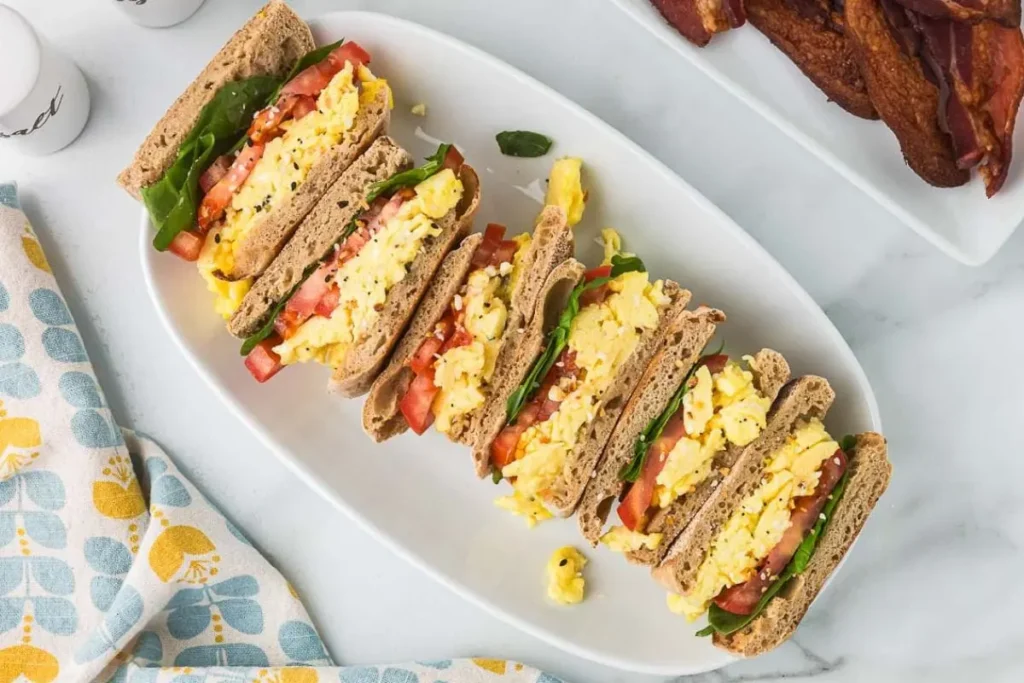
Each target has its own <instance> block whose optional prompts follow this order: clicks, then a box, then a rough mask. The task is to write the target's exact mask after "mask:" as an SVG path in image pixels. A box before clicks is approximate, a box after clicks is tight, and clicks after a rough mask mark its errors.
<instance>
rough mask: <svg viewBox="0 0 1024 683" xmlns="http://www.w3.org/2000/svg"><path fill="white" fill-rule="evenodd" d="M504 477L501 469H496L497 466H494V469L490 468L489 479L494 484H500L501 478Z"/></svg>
mask: <svg viewBox="0 0 1024 683" xmlns="http://www.w3.org/2000/svg"><path fill="white" fill-rule="evenodd" d="M504 478H505V476H504V475H503V474H502V473H501V470H500V469H498V468H497V467H495V468H494V469H492V470H491V481H493V482H494V483H495V484H500V483H501V480H502V479H504Z"/></svg>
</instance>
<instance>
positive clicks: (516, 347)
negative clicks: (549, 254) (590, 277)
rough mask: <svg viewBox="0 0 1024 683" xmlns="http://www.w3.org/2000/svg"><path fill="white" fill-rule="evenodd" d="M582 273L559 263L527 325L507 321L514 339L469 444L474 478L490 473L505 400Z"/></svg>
mask: <svg viewBox="0 0 1024 683" xmlns="http://www.w3.org/2000/svg"><path fill="white" fill-rule="evenodd" d="M584 272H586V267H585V266H584V265H583V264H582V263H580V262H579V261H577V260H576V259H574V258H569V259H566V260H565V261H562V262H561V263H560V264H558V265H557V266H556V267H555V268H553V269H552V270H551V273H549V274H548V277H547V280H545V281H544V285H543V286H542V287H541V289H540V293H539V294H538V296H537V301H536V306H535V307H534V311H533V314H532V315H531V316H530V319H529V321H528V322H527V321H525V320H523V321H521V322H520V326H519V327H516V326H514V325H513V324H512V322H511V321H509V325H508V326H509V329H513V330H515V336H514V337H513V338H512V339H513V341H512V343H510V344H507V348H508V349H509V352H508V353H505V354H500V355H499V356H498V359H497V361H496V363H495V366H494V375H493V378H494V381H493V382H492V384H491V398H490V400H489V401H488V403H487V404H486V405H485V406H484V408H483V412H482V413H481V416H480V422H479V428H478V431H477V433H476V440H475V441H474V443H473V466H474V468H475V470H476V474H477V476H478V477H484V476H486V475H487V474H488V473H489V472H490V471H491V464H490V460H491V442H492V441H494V439H495V438H496V437H497V436H498V433H499V432H500V431H501V430H502V428H503V427H504V426H505V422H506V418H507V416H508V411H507V409H506V405H507V403H508V399H509V396H511V395H512V392H514V391H515V390H516V389H518V388H519V385H520V384H521V383H522V381H523V378H524V377H526V374H527V373H528V372H529V371H530V366H531V365H533V362H534V361H535V360H536V359H537V357H538V356H539V355H540V354H541V353H542V352H543V351H544V345H545V340H546V338H547V336H548V334H549V333H550V332H551V330H553V329H554V328H555V327H556V326H557V325H558V319H559V317H560V316H561V315H562V311H563V310H564V309H565V305H566V303H567V302H568V300H569V295H570V294H571V293H572V290H573V288H575V287H576V285H577V283H579V281H580V280H581V279H582V278H583V274H584Z"/></svg>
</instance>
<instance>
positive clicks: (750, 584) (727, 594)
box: [715, 448, 848, 614]
mask: <svg viewBox="0 0 1024 683" xmlns="http://www.w3.org/2000/svg"><path fill="white" fill-rule="evenodd" d="M847 465H848V460H847V458H846V453H844V452H843V449H841V448H840V449H838V450H837V451H836V452H835V455H833V456H832V457H830V458H828V459H827V460H825V462H823V463H822V464H821V475H820V477H819V479H818V485H817V487H815V489H814V492H813V493H811V494H810V495H807V496H800V497H799V498H797V499H796V500H794V501H793V511H792V512H791V513H790V515H789V521H790V525H789V527H787V528H786V531H785V532H784V533H783V534H782V539H781V540H780V541H779V542H778V543H777V544H776V545H775V547H774V548H772V549H771V551H770V552H769V553H768V556H767V557H766V558H765V560H764V562H762V563H761V566H760V567H758V568H757V572H755V574H754V576H752V577H751V578H750V579H748V580H747V581H745V582H744V583H740V584H736V585H735V586H730V587H729V588H726V589H725V590H724V591H722V592H721V593H719V594H718V597H717V598H715V604H716V605H718V606H719V607H721V608H722V609H724V610H725V611H726V612H732V613H733V614H750V613H751V612H753V611H754V608H755V607H756V606H757V603H758V602H760V600H761V595H762V594H764V592H765V591H766V590H767V589H768V586H769V585H771V583H772V581H774V580H775V577H777V576H778V575H779V574H781V573H782V572H783V570H784V569H785V568H786V565H788V564H789V562H790V560H792V559H793V555H795V554H796V549H797V548H799V547H800V544H801V543H803V541H804V537H805V536H807V534H808V533H810V531H811V529H813V528H814V525H815V524H817V522H818V515H820V514H821V511H822V509H823V508H824V507H825V503H826V502H827V501H828V497H829V496H830V495H831V494H832V490H833V489H835V487H836V484H838V483H839V480H840V479H841V478H842V476H843V474H844V473H845V472H846V467H847Z"/></svg>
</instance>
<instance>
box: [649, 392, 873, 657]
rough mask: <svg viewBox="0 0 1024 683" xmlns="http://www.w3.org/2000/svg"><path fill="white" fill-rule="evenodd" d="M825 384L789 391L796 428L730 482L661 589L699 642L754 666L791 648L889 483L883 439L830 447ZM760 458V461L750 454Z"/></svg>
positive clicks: (684, 543)
mask: <svg viewBox="0 0 1024 683" xmlns="http://www.w3.org/2000/svg"><path fill="white" fill-rule="evenodd" d="M833 399H834V393H833V392H832V389H831V387H830V386H829V385H828V382H827V381H826V380H824V379H823V378H821V377H814V376H805V377H801V378H800V379H797V380H795V381H793V382H791V383H790V384H788V385H787V386H786V387H785V389H784V390H783V392H782V393H781V394H780V397H779V399H778V401H777V403H776V405H775V406H773V408H772V411H773V413H775V414H776V416H784V418H785V421H786V423H787V425H788V428H787V429H786V430H784V431H783V432H782V433H781V434H780V433H772V434H769V435H768V439H767V440H768V442H769V443H768V444H767V445H769V446H770V447H769V448H767V449H766V450H765V451H764V453H761V454H757V459H756V461H754V462H750V461H741V462H740V463H738V464H737V467H735V468H734V469H733V471H732V472H731V473H730V474H729V475H728V476H726V477H725V479H723V481H722V483H721V485H720V486H719V487H718V489H717V490H716V491H715V493H714V495H713V496H712V497H711V498H710V499H709V500H708V502H707V504H705V505H704V506H703V507H702V508H701V510H700V511H699V512H698V514H697V515H696V516H695V517H694V518H693V520H692V522H691V523H690V524H689V525H688V526H687V528H686V530H685V531H684V532H683V533H682V535H681V536H680V537H679V538H678V539H677V540H676V541H675V543H674V544H673V546H672V548H671V550H670V551H669V554H668V557H667V558H666V559H665V561H664V562H663V563H662V564H661V565H660V566H659V567H657V568H656V569H655V570H654V572H653V574H654V577H655V578H656V579H657V580H658V581H659V582H660V583H661V584H662V585H664V586H665V587H666V588H668V589H669V590H670V591H671V593H670V594H669V600H668V602H669V607H670V609H672V611H674V612H677V613H679V614H682V615H684V616H686V617H687V619H689V620H691V621H692V620H695V619H697V618H698V617H700V616H702V615H704V614H705V613H707V615H708V626H707V627H706V628H705V629H702V630H701V631H700V632H699V635H710V636H712V637H713V640H714V643H715V644H716V645H718V646H719V647H722V648H725V649H727V650H729V651H731V652H734V653H736V654H740V655H744V656H754V655H757V654H761V653H763V652H765V651H767V650H770V649H772V648H774V647H776V646H777V645H779V644H780V643H782V642H783V641H784V640H786V639H787V638H788V637H789V636H790V635H792V633H793V631H794V630H795V629H796V626H797V624H798V623H799V621H800V619H801V618H802V617H803V615H804V613H805V612H806V611H807V608H808V606H809V605H810V603H811V601H813V599H814V597H815V596H816V595H817V593H818V591H820V590H821V587H822V586H823V585H824V582H825V580H826V579H827V577H828V575H829V574H830V573H831V572H832V570H834V569H835V567H836V566H837V565H838V564H839V562H840V560H841V559H842V557H843V555H844V554H845V553H846V551H847V550H848V549H849V547H850V545H852V543H853V541H854V539H855V538H856V536H857V534H858V533H859V532H860V529H861V528H862V527H863V524H864V522H865V520H866V519H867V516H868V514H869V513H870V512H871V510H872V508H873V507H874V505H875V503H876V502H877V501H878V498H879V497H880V496H881V495H882V493H883V492H884V491H885V488H886V487H887V485H888V482H889V477H890V474H891V466H890V464H889V462H888V460H887V457H886V449H885V440H884V439H883V438H882V437H881V435H878V434H874V433H866V434H861V435H858V436H857V437H855V438H854V437H850V438H848V439H844V440H843V443H842V445H840V443H838V442H837V441H836V440H834V439H833V438H832V436H831V435H830V434H829V433H828V431H827V430H826V428H825V426H824V424H823V423H822V420H823V418H824V416H825V413H826V412H827V410H828V408H829V406H830V405H831V403H832V401H833ZM751 455H753V454H751Z"/></svg>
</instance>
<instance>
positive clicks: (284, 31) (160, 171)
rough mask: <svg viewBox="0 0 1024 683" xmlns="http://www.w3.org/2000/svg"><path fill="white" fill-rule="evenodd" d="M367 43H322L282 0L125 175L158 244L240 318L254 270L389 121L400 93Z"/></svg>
mask: <svg viewBox="0 0 1024 683" xmlns="http://www.w3.org/2000/svg"><path fill="white" fill-rule="evenodd" d="M369 61H370V55H369V54H368V53H367V52H366V51H365V50H363V48H362V47H360V46H359V45H358V44H357V43H354V42H342V41H339V42H337V43H333V44H331V45H325V46H322V47H320V48H316V49H314V48H313V42H312V37H311V35H310V33H309V28H308V27H307V26H306V25H305V23H303V22H302V20H301V19H299V18H298V17H297V16H296V15H295V14H294V13H293V12H292V11H291V10H290V9H289V8H288V7H287V6H286V5H285V4H284V3H283V2H279V1H276V0H275V1H274V2H271V3H270V4H268V5H267V6H266V7H264V8H263V9H262V10H260V12H259V13H258V14H257V15H256V16H255V17H254V18H253V19H252V20H250V21H249V23H248V24H246V26H245V27H243V28H242V30H240V31H239V32H238V33H236V34H235V36H234V37H233V38H232V39H231V40H230V41H229V42H228V44H227V45H225V46H224V48H223V49H222V50H221V51H220V52H219V53H218V54H217V55H216V56H215V57H214V60H213V61H212V62H211V63H210V64H209V65H208V66H207V67H206V69H205V70H204V71H203V73H201V74H200V77H199V78H198V79H197V80H196V82H194V83H193V84H192V85H191V86H190V87H189V89H188V90H187V91H186V93H185V94H184V95H183V96H182V97H180V98H179V99H178V101H177V102H175V104H174V105H173V106H172V107H171V110H170V111H169V112H168V113H167V114H166V115H165V116H164V117H163V119H161V121H160V122H159V123H158V124H157V126H156V127H155V128H154V129H153V131H152V132H151V133H150V134H149V137H148V138H147V139H146V141H145V142H143V144H142V146H141V147H140V148H139V151H138V152H137V153H136V155H135V159H134V161H133V162H132V165H131V166H129V167H128V168H127V169H125V170H124V171H123V172H122V173H121V175H120V177H119V180H120V182H121V184H122V185H123V186H124V187H125V188H126V189H127V190H128V191H129V192H130V193H132V194H133V195H135V196H137V197H140V198H141V199H142V201H143V202H144V204H145V206H146V209H147V210H148V212H149V215H150V219H151V222H152V223H153V225H154V227H155V228H156V230H157V233H156V236H155V237H154V240H153V245H154V246H155V247H156V248H157V249H158V250H161V251H163V250H170V251H171V252H172V253H174V254H176V255H178V256H180V257H182V258H184V259H186V260H188V261H194V262H196V264H197V267H198V269H199V272H200V275H201V276H202V277H203V278H204V280H205V281H206V283H207V286H208V288H209V289H210V291H211V292H212V293H213V294H214V296H215V303H214V307H215V309H216V310H217V312H218V313H220V314H221V315H222V316H223V317H224V318H225V319H228V318H230V317H231V316H232V315H233V314H234V312H235V310H236V309H237V307H238V305H239V303H240V302H241V300H242V298H243V296H244V295H245V293H246V291H247V290H248V288H249V287H250V286H251V283H252V280H253V278H254V277H256V276H258V275H259V274H260V273H261V272H262V271H263V270H264V269H265V268H266V267H267V266H268V265H269V264H270V262H271V261H272V260H273V259H274V257H275V256H277V254H278V252H279V251H280V250H281V248H282V247H283V246H284V245H285V243H286V242H287V241H288V239H289V238H290V237H291V235H292V233H293V232H294V231H295V229H296V227H297V226H298V225H299V223H300V222H301V221H302V219H303V218H304V217H305V216H306V214H307V213H309V211H310V210H311V209H312V208H313V206H314V205H315V204H316V203H317V201H318V200H319V199H320V197H321V196H322V195H323V193H324V192H326V191H327V189H328V188H329V187H331V186H332V185H333V184H334V182H335V181H336V180H337V179H338V177H339V176H340V175H341V174H342V172H343V171H344V170H345V169H346V168H347V167H348V166H349V165H350V164H351V163H352V162H353V161H354V160H355V159H356V158H357V157H358V156H359V155H360V154H362V153H363V151H365V150H366V148H367V147H368V146H369V145H370V143H371V142H373V140H374V139H375V138H376V137H377V136H378V135H380V134H381V133H382V132H383V131H384V130H385V129H386V127H387V124H388V119H389V116H390V99H391V92H390V90H389V88H388V85H387V83H386V82H385V81H383V80H381V79H377V78H376V77H375V76H374V75H373V73H372V72H371V71H370V70H369V68H368V67H367V64H368V63H369Z"/></svg>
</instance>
